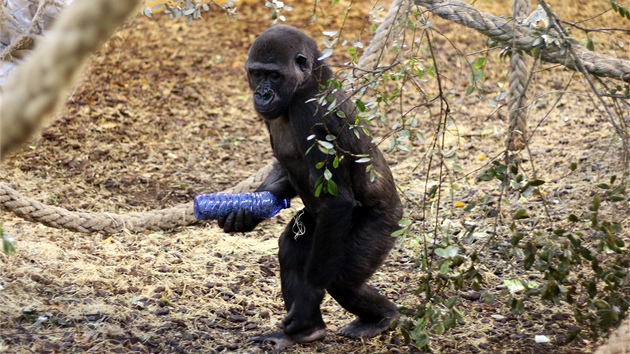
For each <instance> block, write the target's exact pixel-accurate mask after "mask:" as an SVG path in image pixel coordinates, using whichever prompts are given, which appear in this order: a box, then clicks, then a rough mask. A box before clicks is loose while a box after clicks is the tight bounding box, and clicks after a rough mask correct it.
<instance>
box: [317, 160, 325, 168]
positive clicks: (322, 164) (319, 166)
mask: <svg viewBox="0 0 630 354" xmlns="http://www.w3.org/2000/svg"><path fill="white" fill-rule="evenodd" d="M324 165H326V161H320V162H318V163H317V164H316V165H315V168H316V169H318V170H320V169H321V168H322V167H324Z"/></svg>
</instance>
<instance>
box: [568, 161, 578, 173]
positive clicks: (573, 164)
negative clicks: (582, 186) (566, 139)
mask: <svg viewBox="0 0 630 354" xmlns="http://www.w3.org/2000/svg"><path fill="white" fill-rule="evenodd" d="M569 169H570V170H571V171H575V170H576V169H577V164H576V163H575V162H571V164H570V165H569Z"/></svg>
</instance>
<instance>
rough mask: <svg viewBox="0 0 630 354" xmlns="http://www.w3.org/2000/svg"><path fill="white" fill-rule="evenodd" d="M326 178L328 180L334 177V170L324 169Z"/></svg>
mask: <svg viewBox="0 0 630 354" xmlns="http://www.w3.org/2000/svg"><path fill="white" fill-rule="evenodd" d="M324 178H325V179H326V180H327V181H328V180H330V179H331V178H332V172H330V170H329V169H325V170H324Z"/></svg>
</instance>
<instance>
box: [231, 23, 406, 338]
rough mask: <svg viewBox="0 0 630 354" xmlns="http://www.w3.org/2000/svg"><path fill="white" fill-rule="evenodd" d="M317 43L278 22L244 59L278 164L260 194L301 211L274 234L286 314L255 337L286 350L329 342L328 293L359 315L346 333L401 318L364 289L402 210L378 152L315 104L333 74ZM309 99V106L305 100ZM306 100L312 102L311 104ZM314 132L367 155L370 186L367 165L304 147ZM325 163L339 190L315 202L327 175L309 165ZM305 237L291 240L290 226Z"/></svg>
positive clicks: (350, 114) (348, 106)
mask: <svg viewBox="0 0 630 354" xmlns="http://www.w3.org/2000/svg"><path fill="white" fill-rule="evenodd" d="M319 57H321V53H320V51H319V50H318V49H317V45H316V43H315V41H313V39H311V38H310V37H308V36H307V35H306V34H304V33H302V32H301V31H299V30H297V29H295V28H293V27H290V26H284V25H279V26H274V27H271V28H270V29H269V30H267V31H265V32H264V33H263V34H262V35H261V36H260V37H258V38H257V39H256V41H255V42H254V44H253V45H252V48H251V50H250V52H249V58H248V60H247V63H246V67H247V73H248V78H249V85H250V87H251V89H252V91H253V92H254V107H255V109H256V111H257V112H258V113H259V114H260V116H261V117H262V118H263V119H264V121H265V123H266V125H267V128H268V129H269V134H270V138H271V146H272V148H273V151H274V153H275V156H276V158H277V160H278V161H277V162H276V163H275V165H274V168H273V170H272V172H271V173H270V174H269V176H268V177H267V179H266V180H265V181H264V182H263V183H262V184H261V185H260V187H259V188H258V191H270V192H272V193H273V194H275V195H276V196H277V197H280V198H293V197H295V196H300V198H301V199H302V201H303V202H304V206H305V209H304V213H303V214H302V215H301V216H300V215H298V216H296V217H294V218H293V220H292V221H291V222H290V223H289V225H288V226H287V228H286V229H285V230H284V232H283V233H282V235H281V236H280V240H279V244H280V251H279V259H280V276H281V281H282V295H283V297H284V302H285V307H286V310H287V311H288V314H287V315H286V317H285V318H284V320H283V325H284V327H283V329H284V331H283V332H278V333H272V334H269V335H263V336H260V337H255V338H253V340H254V341H266V340H269V341H272V342H275V343H277V344H278V347H283V346H285V345H288V344H290V343H292V342H302V343H303V342H310V341H314V340H319V339H322V338H323V337H324V336H325V333H326V331H325V324H324V321H323V320H322V316H321V313H320V304H321V301H322V299H323V297H324V294H325V292H326V291H328V293H329V294H330V295H331V296H332V297H333V298H334V299H335V300H336V301H337V302H339V304H340V305H341V306H343V307H344V308H345V309H346V310H348V311H350V312H351V313H353V314H355V315H356V316H357V319H356V320H355V321H354V322H352V323H350V324H349V325H348V326H346V327H344V328H343V329H341V331H340V333H341V334H342V335H345V336H348V337H352V338H357V337H364V338H368V337H373V336H375V335H377V334H378V333H380V332H382V331H384V330H385V329H387V328H388V326H389V324H390V323H391V321H392V320H393V319H394V318H395V317H396V316H397V310H396V307H395V305H394V304H393V303H391V302H390V301H389V300H387V298H386V297H384V296H383V295H381V294H379V293H378V292H377V290H376V289H374V288H372V287H370V286H368V285H367V284H366V281H367V280H368V278H369V277H370V276H371V275H372V274H373V273H374V272H375V271H376V269H377V268H378V267H379V266H380V265H381V264H382V262H383V261H384V259H385V257H386V256H387V254H388V253H389V250H390V249H391V248H392V246H393V245H394V238H393V237H392V236H391V233H392V232H393V231H395V230H397V229H398V220H399V219H400V218H401V216H402V206H401V203H400V199H399V197H398V195H397V192H396V188H395V185H394V180H393V178H392V175H391V172H390V170H389V167H388V166H387V163H386V161H385V159H384V158H383V156H382V155H381V153H380V151H379V150H378V148H377V147H376V146H375V145H374V144H373V143H372V142H371V138H370V137H368V136H365V135H363V133H362V135H361V138H360V139H358V138H357V137H356V136H355V135H354V132H353V131H351V130H350V129H348V126H347V125H346V121H345V119H341V118H339V117H338V116H337V115H332V114H331V115H324V113H325V109H324V108H323V107H321V106H319V104H318V103H317V102H316V101H313V100H311V99H312V98H314V97H319V95H321V93H322V88H321V85H325V86H326V85H327V84H328V80H329V79H331V78H332V77H333V74H332V71H331V70H330V68H329V67H328V66H326V64H325V63H324V62H323V61H319V60H317V58H319ZM334 97H335V98H336V99H337V102H344V101H345V103H343V104H342V105H341V107H340V108H339V110H343V111H344V112H345V116H346V117H347V119H349V121H350V122H354V119H355V114H356V107H355V106H354V104H353V103H352V102H351V101H350V100H347V96H346V95H345V94H344V93H342V92H340V91H338V92H336V93H334ZM309 100H311V101H309ZM307 101H309V102H307ZM311 134H314V135H315V136H316V138H317V139H320V140H323V141H325V137H326V135H328V134H332V135H334V136H337V139H336V144H337V151H338V152H341V151H345V152H349V153H351V154H354V155H358V154H368V155H369V156H370V157H371V159H372V163H373V165H374V170H375V172H376V174H377V177H376V179H375V180H374V181H373V182H372V181H370V177H369V174H368V173H366V172H365V164H359V163H356V162H355V160H356V159H357V157H353V156H350V155H348V154H345V156H344V158H343V159H342V161H341V163H340V165H339V167H338V168H336V169H335V168H333V167H332V160H333V158H334V156H331V155H327V154H324V153H323V152H321V151H320V150H319V149H318V148H317V147H314V148H312V149H311V150H310V151H309V152H308V154H307V153H306V152H307V150H308V149H309V147H311V145H312V144H313V143H314V142H315V140H307V137H308V136H309V135H311ZM324 160H327V161H328V163H329V165H328V166H329V169H330V170H331V172H332V174H333V177H332V179H333V181H335V182H336V184H337V186H338V195H336V196H332V195H330V194H324V193H322V194H321V195H320V196H319V197H315V195H314V190H315V182H316V180H317V179H318V178H319V177H320V176H321V175H322V174H323V170H322V169H317V168H316V167H315V165H316V164H317V163H318V162H320V161H324ZM258 222H260V220H252V219H251V218H250V217H249V216H248V215H247V213H246V212H242V211H241V212H239V213H235V214H231V215H228V216H227V217H226V218H223V219H222V220H219V225H220V226H221V227H223V228H224V230H225V231H227V232H231V231H249V230H251V229H253V228H254V227H255V226H256V225H257V224H258ZM296 223H298V224H301V225H302V226H303V227H304V229H305V233H304V234H303V235H299V236H298V237H297V238H296V235H295V230H296V228H295V227H294V226H295V225H294V224H296Z"/></svg>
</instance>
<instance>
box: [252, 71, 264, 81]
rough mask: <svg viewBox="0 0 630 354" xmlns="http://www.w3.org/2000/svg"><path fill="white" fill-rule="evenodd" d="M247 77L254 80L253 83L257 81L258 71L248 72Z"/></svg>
mask: <svg viewBox="0 0 630 354" xmlns="http://www.w3.org/2000/svg"><path fill="white" fill-rule="evenodd" d="M249 76H250V77H251V78H252V79H253V80H254V81H259V80H260V78H261V76H262V75H261V73H260V71H258V70H250V71H249Z"/></svg>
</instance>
